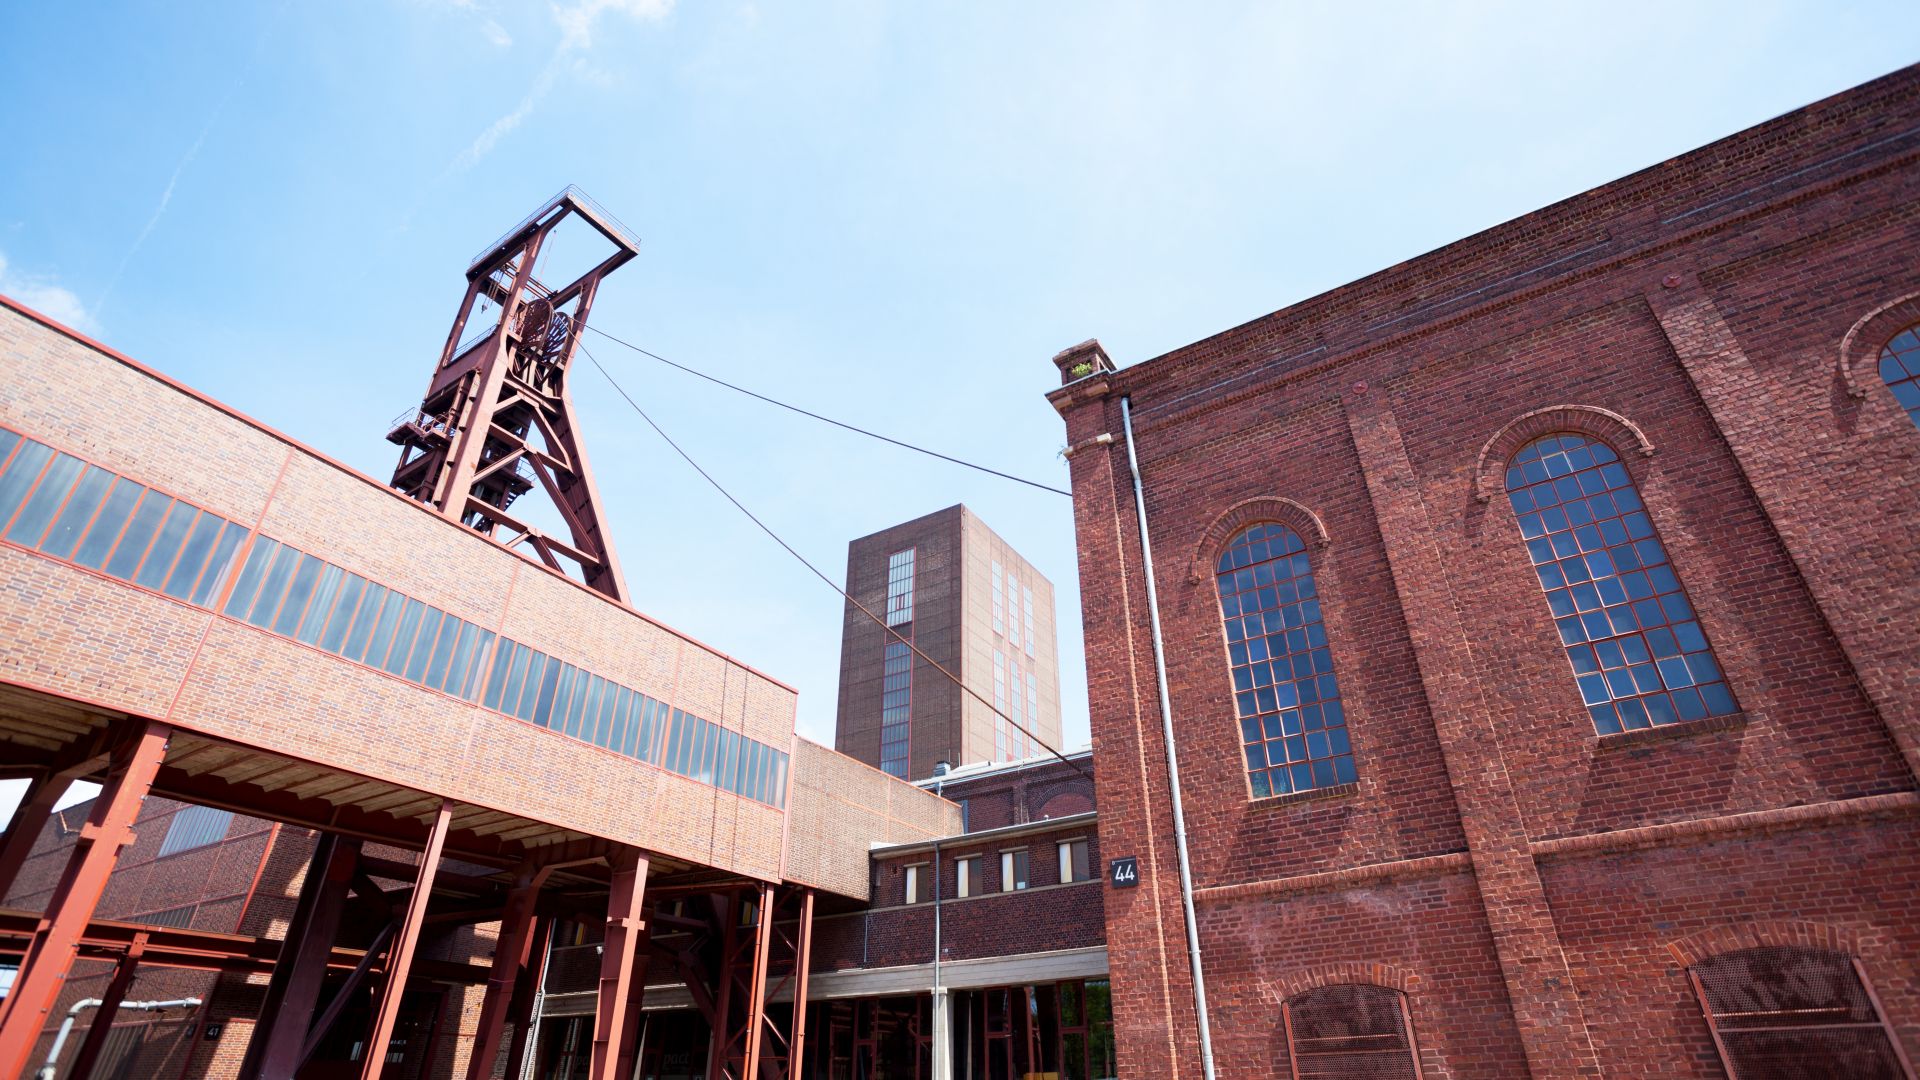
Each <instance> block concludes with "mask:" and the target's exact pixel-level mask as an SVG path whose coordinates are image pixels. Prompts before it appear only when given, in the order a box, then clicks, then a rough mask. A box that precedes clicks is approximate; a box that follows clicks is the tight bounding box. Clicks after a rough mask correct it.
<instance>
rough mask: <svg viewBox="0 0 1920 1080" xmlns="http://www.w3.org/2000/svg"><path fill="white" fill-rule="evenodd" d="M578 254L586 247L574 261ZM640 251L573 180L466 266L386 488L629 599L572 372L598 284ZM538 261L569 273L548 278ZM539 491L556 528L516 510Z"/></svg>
mask: <svg viewBox="0 0 1920 1080" xmlns="http://www.w3.org/2000/svg"><path fill="white" fill-rule="evenodd" d="M563 238H564V243H561V242H559V241H561V240H562V239H563ZM561 248H564V249H565V250H564V252H562V251H561V250H560V249H561ZM584 248H591V249H592V251H591V253H590V254H589V255H588V257H587V258H586V259H585V261H582V259H581V256H582V251H583V249H584ZM639 251H640V241H639V240H638V239H637V238H635V237H634V235H633V234H632V233H631V232H629V231H628V229H627V228H626V226H624V225H622V224H620V222H619V221H617V220H615V219H614V217H613V216H612V215H610V214H608V213H607V212H606V211H605V210H604V209H602V208H601V207H600V205H599V204H598V203H596V202H594V201H593V200H592V199H591V198H589V197H588V196H587V194H586V192H584V191H581V190H580V189H579V188H577V187H573V186H571V185H569V186H568V187H567V188H566V190H564V191H562V192H560V194H558V195H555V196H554V197H553V198H551V199H549V200H547V202H546V203H545V204H543V205H542V206H541V207H540V209H538V210H536V211H534V212H533V213H532V214H531V215H529V216H528V217H527V218H526V219H525V220H523V221H521V222H520V224H518V225H516V226H514V227H513V228H512V229H511V230H509V231H508V232H507V233H506V235H504V236H502V237H501V238H500V239H499V240H497V241H495V242H494V243H492V244H490V245H488V246H487V247H486V248H485V249H484V250H483V251H481V252H480V254H479V255H478V256H476V257H475V258H474V259H473V261H472V263H471V264H470V265H469V266H468V267H467V290H466V296H465V297H464V298H463V299H462V300H461V302H460V310H459V313H458V314H457V315H456V316H455V318H454V320H453V328H452V329H451V330H450V331H448V333H447V340H446V344H445V345H444V346H443V347H442V348H441V350H440V359H439V361H438V363H436V364H435V366H434V372H433V378H432V379H431V380H430V381H429V382H428V384H427V393H426V397H425V398H424V399H423V400H422V401H421V403H420V405H419V407H418V408H416V409H412V410H409V411H408V412H406V413H403V414H401V416H400V417H399V418H398V419H397V420H396V421H395V422H394V425H393V428H392V429H391V430H390V431H388V432H387V440H388V441H389V442H392V443H394V444H396V445H398V446H399V447H400V460H399V463H398V464H396V465H395V466H394V470H393V479H392V480H391V481H390V483H391V484H392V486H393V487H394V488H396V489H398V490H399V491H401V492H403V493H405V494H406V495H407V496H408V497H409V498H412V499H416V500H418V501H420V502H423V503H426V504H428V505H430V506H432V507H434V508H435V509H437V510H438V511H439V512H440V513H442V514H444V515H446V516H447V517H450V518H453V519H455V520H457V521H459V522H461V523H463V524H465V525H467V526H468V527H470V528H472V529H475V530H477V531H479V532H481V533H483V534H485V535H487V536H490V537H492V538H494V539H495V540H498V541H500V542H501V543H503V544H505V545H506V546H507V547H510V548H515V549H522V550H530V551H531V552H532V553H533V554H534V555H535V556H536V557H538V558H539V559H540V561H541V562H543V563H545V564H546V565H548V566H550V567H553V568H554V569H556V570H559V571H561V572H562V573H565V574H568V575H569V576H574V577H577V578H578V579H579V580H581V581H584V582H585V583H586V584H587V585H588V586H589V587H591V588H593V589H596V590H598V591H599V592H602V593H605V594H606V595H607V596H610V597H612V598H613V599H615V600H620V601H627V600H629V599H630V597H629V596H628V594H627V587H626V582H625V580H624V579H623V578H622V577H621V574H620V564H619V561H618V560H617V559H616V558H615V557H614V552H613V544H612V541H611V540H610V539H609V538H608V536H607V534H606V528H605V515H604V514H603V513H602V510H601V505H600V499H599V495H598V493H597V491H596V490H595V488H594V483H593V476H592V474H591V473H590V472H589V471H588V468H587V457H586V451H585V448H584V447H583V446H582V445H581V442H580V437H579V425H578V423H577V421H576V417H575V413H574V408H573V401H572V397H571V395H570V387H569V385H568V371H569V369H570V368H571V366H572V362H573V357H574V354H575V352H576V351H577V350H578V349H579V346H580V335H581V334H582V333H583V332H584V331H585V330H586V325H587V315H588V313H589V312H590V311H591V310H592V308H593V298H594V294H595V292H596V291H597V290H598V289H599V286H600V281H601V279H602V278H604V277H606V275H608V274H610V273H612V272H613V271H614V270H616V269H618V268H619V267H621V266H622V265H624V264H625V263H626V262H627V261H628V260H629V259H632V258H633V257H634V256H635V255H637V254H639ZM562 254H564V255H565V256H569V257H570V258H569V259H568V260H567V261H564V262H563V261H562V260H561V258H560V256H561V255H562ZM575 268H577V272H576V269H575ZM536 269H537V270H539V271H540V272H541V273H542V274H544V275H546V276H547V277H548V278H550V279H553V280H556V281H557V280H561V279H562V278H565V277H568V276H570V277H571V280H565V281H564V283H562V284H557V285H556V284H550V283H549V282H547V281H543V280H541V278H540V277H539V276H536V274H535V271H536ZM535 491H537V492H538V493H539V496H540V497H542V498H543V499H544V500H545V501H546V502H547V503H548V504H550V506H551V513H544V514H539V518H541V519H545V520H546V521H548V522H553V521H556V520H557V523H558V524H557V526H543V525H542V524H540V522H539V520H536V519H535V518H533V517H531V516H530V515H529V514H528V513H527V512H526V511H525V509H524V507H525V504H522V509H520V510H515V509H514V507H515V504H516V503H517V502H519V500H520V499H521V498H522V497H523V496H526V495H529V494H530V493H533V492H535ZM536 513H538V512H537V511H536ZM561 533H564V534H565V538H564V539H563V538H562V536H561V535H560V534H561Z"/></svg>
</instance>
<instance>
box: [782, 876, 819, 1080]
mask: <svg viewBox="0 0 1920 1080" xmlns="http://www.w3.org/2000/svg"><path fill="white" fill-rule="evenodd" d="M795 933H796V934H797V935H798V939H797V940H796V941H795V942H794V949H793V963H794V969H793V977H794V980H795V981H794V987H793V1039H792V1047H791V1049H790V1051H789V1056H788V1058H787V1076H789V1077H797V1076H799V1075H800V1070H801V1068H802V1067H803V1066H804V1065H805V1063H806V1060H807V1059H806V1050H807V973H808V972H809V971H810V970H811V969H812V967H813V890H812V889H808V890H806V891H805V892H802V893H801V894H800V926H799V927H798V928H797V930H796V931H795Z"/></svg>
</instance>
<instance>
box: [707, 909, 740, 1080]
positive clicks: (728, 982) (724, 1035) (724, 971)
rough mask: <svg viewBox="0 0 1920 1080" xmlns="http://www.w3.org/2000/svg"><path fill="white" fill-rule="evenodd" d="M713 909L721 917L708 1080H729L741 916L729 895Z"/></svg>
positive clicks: (708, 1059) (736, 1079)
mask: <svg viewBox="0 0 1920 1080" xmlns="http://www.w3.org/2000/svg"><path fill="white" fill-rule="evenodd" d="M714 909H715V910H716V911H718V912H719V917H720V963H719V964H717V965H715V967H714V972H715V974H716V979H717V981H718V982H719V984H720V985H719V986H718V987H717V988H716V989H717V992H716V993H715V994H714V997H713V1037H712V1038H711V1039H709V1040H708V1042H709V1046H710V1048H709V1049H708V1050H707V1080H728V1074H727V1055H728V1054H729V1053H730V1052H731V1051H732V1050H733V964H734V959H735V955H736V954H737V953H738V952H739V951H740V946H739V944H738V940H739V936H740V933H739V922H740V915H739V909H738V908H737V907H736V906H735V901H734V897H733V896H732V895H730V894H724V893H723V894H721V895H720V896H719V897H718V898H717V899H716V900H715V902H714ZM733 1080H741V1078H739V1077H734V1078H733Z"/></svg>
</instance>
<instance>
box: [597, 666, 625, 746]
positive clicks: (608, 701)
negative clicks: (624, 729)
mask: <svg viewBox="0 0 1920 1080" xmlns="http://www.w3.org/2000/svg"><path fill="white" fill-rule="evenodd" d="M619 707H620V686H619V684H618V683H611V682H610V683H607V684H606V689H605V691H604V692H603V693H602V694H601V695H600V723H599V730H598V732H597V734H595V735H594V739H593V741H594V742H597V743H599V744H600V745H601V746H604V747H606V748H607V749H609V750H618V749H619V748H620V743H621V738H620V736H619V735H618V734H617V733H616V732H615V731H614V729H613V720H614V712H615V710H617V709H618V708H619Z"/></svg>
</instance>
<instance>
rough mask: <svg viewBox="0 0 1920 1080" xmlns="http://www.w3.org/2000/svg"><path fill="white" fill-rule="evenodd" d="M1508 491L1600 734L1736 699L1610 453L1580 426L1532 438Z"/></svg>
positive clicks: (1517, 459) (1714, 710)
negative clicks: (1579, 431)
mask: <svg viewBox="0 0 1920 1080" xmlns="http://www.w3.org/2000/svg"><path fill="white" fill-rule="evenodd" d="M1507 497H1508V498H1509V499H1511V500H1512V502H1513V512H1514V514H1515V516H1516V517H1517V518H1518V519H1519V521H1520V535H1521V536H1522V537H1524V538H1525V539H1526V542H1527V553H1528V555H1529V556H1531V557H1532V559H1533V568H1534V571H1535V572H1536V573H1538V574H1539V575H1540V586H1541V588H1543V589H1545V590H1546V592H1547V606H1548V607H1549V608H1551V609H1552V611H1553V618H1554V625H1555V626H1556V627H1558V628H1559V631H1560V641H1561V643H1562V644H1564V645H1565V646H1566V647H1567V659H1568V660H1570V661H1571V662H1572V663H1573V673H1574V678H1575V679H1576V680H1577V681H1578V682H1579V684H1580V696H1581V698H1582V700H1584V701H1585V702H1586V705H1587V711H1588V713H1589V714H1591V715H1592V717H1593V726H1594V730H1596V731H1598V732H1599V733H1600V734H1602V735H1612V734H1615V733H1617V732H1621V731H1632V730H1635V729H1639V728H1649V727H1655V726H1658V725H1660V724H1674V723H1678V722H1680V721H1682V720H1701V719H1705V718H1706V717H1709V716H1725V715H1727V714H1729V713H1732V712H1734V711H1735V709H1736V706H1735V705H1734V701H1733V694H1732V693H1731V692H1730V691H1729V690H1728V689H1727V682H1726V678H1725V676H1723V675H1722V674H1721V673H1720V665H1719V664H1718V663H1716V662H1715V661H1714V658H1713V648H1712V646H1710V645H1709V644H1708V643H1707V636H1706V634H1705V633H1704V632H1703V631H1702V630H1701V629H1700V624H1699V622H1697V621H1696V620H1695V618H1694V614H1693V605H1691V604H1689V603H1688V602H1687V594H1686V590H1684V589H1682V588H1681V587H1680V578H1679V577H1678V576H1677V575H1676V574H1675V573H1674V571H1673V566H1672V565H1671V564H1670V563H1668V561H1667V552H1666V549H1665V548H1664V547H1662V546H1661V545H1660V538H1659V537H1658V536H1655V535H1654V531H1653V522H1652V521H1651V520H1650V519H1648V517H1647V511H1646V507H1645V506H1643V505H1642V504H1641V502H1640V492H1639V491H1638V489H1636V488H1635V487H1634V484H1633V478H1632V477H1630V476H1628V475H1627V470H1626V467H1625V466H1623V465H1621V463H1620V459H1619V456H1618V455H1617V454H1615V453H1614V452H1613V450H1612V448H1610V447H1608V446H1607V444H1605V443H1602V442H1598V441H1595V440H1591V439H1588V438H1587V437H1586V436H1584V435H1573V434H1559V435H1548V436H1547V437H1545V438H1542V439H1535V440H1534V441H1533V442H1530V443H1528V444H1527V445H1526V446H1525V447H1522V448H1521V450H1520V452H1519V453H1518V454H1515V455H1514V457H1513V461H1512V462H1511V464H1510V465H1509V467H1508V469H1507Z"/></svg>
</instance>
